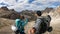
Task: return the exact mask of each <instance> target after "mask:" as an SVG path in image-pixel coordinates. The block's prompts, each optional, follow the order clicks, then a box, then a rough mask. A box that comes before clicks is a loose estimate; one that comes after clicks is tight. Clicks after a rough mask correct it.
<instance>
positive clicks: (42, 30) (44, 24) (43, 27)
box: [39, 18, 47, 33]
mask: <svg viewBox="0 0 60 34" xmlns="http://www.w3.org/2000/svg"><path fill="white" fill-rule="evenodd" d="M40 19H41V20H42V23H41V24H40V31H39V32H40V33H45V32H46V30H47V24H46V22H45V19H44V18H40Z"/></svg>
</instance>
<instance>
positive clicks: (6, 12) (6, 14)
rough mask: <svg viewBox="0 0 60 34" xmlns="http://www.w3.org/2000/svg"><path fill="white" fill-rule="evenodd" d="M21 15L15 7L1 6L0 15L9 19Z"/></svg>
mask: <svg viewBox="0 0 60 34" xmlns="http://www.w3.org/2000/svg"><path fill="white" fill-rule="evenodd" d="M19 16H20V14H19V13H17V12H16V11H14V9H11V10H9V9H8V8H7V7H1V8H0V17H2V18H8V19H16V18H18V17H19Z"/></svg>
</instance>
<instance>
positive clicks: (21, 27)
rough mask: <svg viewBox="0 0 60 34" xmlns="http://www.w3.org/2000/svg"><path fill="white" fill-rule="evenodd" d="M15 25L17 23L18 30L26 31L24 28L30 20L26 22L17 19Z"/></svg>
mask: <svg viewBox="0 0 60 34" xmlns="http://www.w3.org/2000/svg"><path fill="white" fill-rule="evenodd" d="M15 23H16V24H15V25H16V27H17V28H18V30H19V31H20V32H22V31H24V26H25V25H26V24H27V23H28V19H26V20H25V21H24V20H21V19H16V20H15Z"/></svg>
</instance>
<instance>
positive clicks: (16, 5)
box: [0, 0, 60, 11]
mask: <svg viewBox="0 0 60 34" xmlns="http://www.w3.org/2000/svg"><path fill="white" fill-rule="evenodd" d="M0 2H4V3H5V4H8V5H9V6H8V8H9V9H15V10H16V11H20V10H26V9H28V10H43V9H45V8H46V7H56V6H58V5H60V4H59V3H60V0H0Z"/></svg>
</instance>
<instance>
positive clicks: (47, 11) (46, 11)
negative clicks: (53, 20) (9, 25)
mask: <svg viewBox="0 0 60 34" xmlns="http://www.w3.org/2000/svg"><path fill="white" fill-rule="evenodd" d="M51 10H53V8H46V9H45V10H43V11H42V12H43V14H42V15H47V14H49V13H50V12H51Z"/></svg>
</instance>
